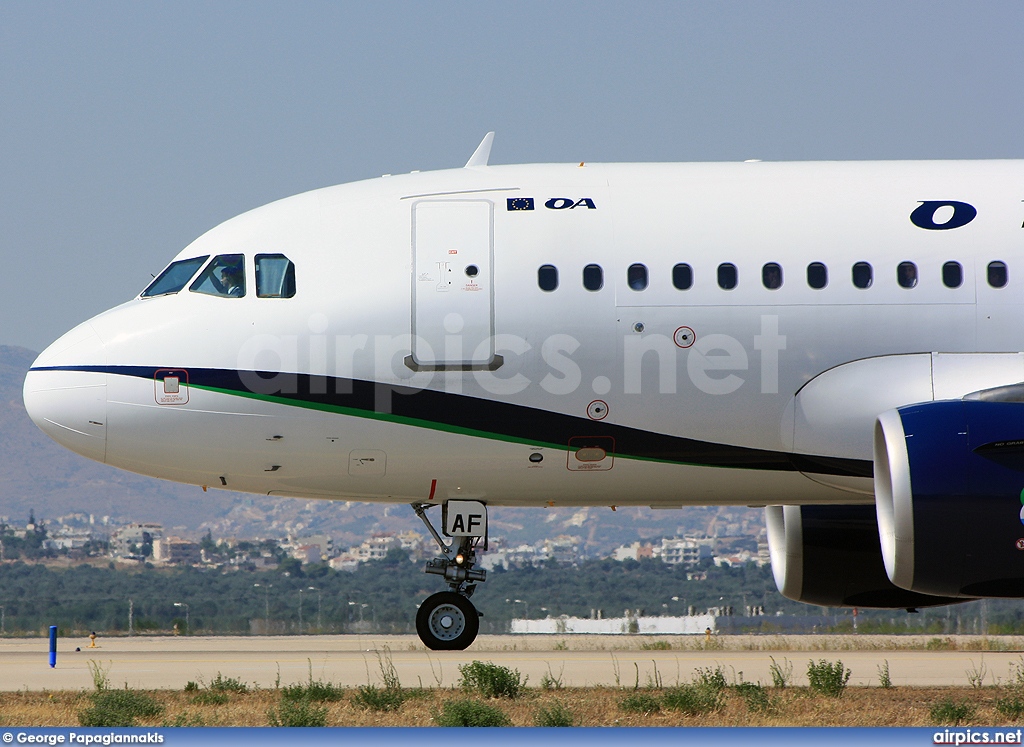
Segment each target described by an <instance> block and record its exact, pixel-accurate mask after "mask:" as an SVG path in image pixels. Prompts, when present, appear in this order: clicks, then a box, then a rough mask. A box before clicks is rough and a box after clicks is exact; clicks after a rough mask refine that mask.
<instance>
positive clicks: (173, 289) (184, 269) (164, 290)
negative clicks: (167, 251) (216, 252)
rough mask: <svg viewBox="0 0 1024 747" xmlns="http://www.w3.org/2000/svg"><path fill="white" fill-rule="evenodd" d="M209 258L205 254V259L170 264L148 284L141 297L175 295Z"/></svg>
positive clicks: (196, 258) (184, 260) (198, 258)
mask: <svg viewBox="0 0 1024 747" xmlns="http://www.w3.org/2000/svg"><path fill="white" fill-rule="evenodd" d="M209 258H210V255H209V254H207V255H206V256H205V257H193V258H192V259H182V260H178V261H177V262H171V264H170V265H168V266H167V269H166V270H164V271H163V272H161V273H160V274H159V275H158V276H157V278H156V280H154V281H153V282H152V283H150V284H149V287H148V288H146V290H144V291H142V294H141V295H142V297H143V298H152V297H153V296H167V295H170V294H171V293H177V292H178V291H180V290H181V289H182V288H184V287H185V284H186V283H187V282H188V281H189V280H191V279H192V276H193V275H195V274H196V270H198V269H199V268H200V267H202V266H203V262H205V261H206V260H208V259H209Z"/></svg>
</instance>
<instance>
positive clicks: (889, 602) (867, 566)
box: [765, 504, 959, 609]
mask: <svg viewBox="0 0 1024 747" xmlns="http://www.w3.org/2000/svg"><path fill="white" fill-rule="evenodd" d="M765 519H766V523H767V525H768V548H769V551H770V552H771V559H772V573H774V575H775V584H776V585H777V586H778V587H779V591H780V592H782V595H783V596H785V597H788V598H789V599H794V600H796V601H798V602H806V603H808V604H820V605H822V606H825V607H882V608H887V609H896V608H900V607H902V608H912V607H931V606H935V605H941V604H950V603H951V602H955V601H959V600H956V599H949V598H944V597H934V596H928V595H925V594H919V593H917V592H914V591H907V590H906V589H901V588H899V587H897V586H895V585H893V583H892V582H891V581H889V578H888V577H887V576H886V573H885V566H884V565H883V563H882V553H881V548H880V546H879V539H878V523H877V521H876V519H875V507H874V506H872V505H870V504H867V505H859V506H769V507H768V508H766V509H765Z"/></svg>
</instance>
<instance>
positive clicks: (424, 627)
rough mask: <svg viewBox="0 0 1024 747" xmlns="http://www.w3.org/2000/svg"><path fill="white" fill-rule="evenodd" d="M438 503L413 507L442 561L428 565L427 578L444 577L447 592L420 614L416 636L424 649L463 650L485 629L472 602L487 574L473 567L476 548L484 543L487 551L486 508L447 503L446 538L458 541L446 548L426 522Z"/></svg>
mask: <svg viewBox="0 0 1024 747" xmlns="http://www.w3.org/2000/svg"><path fill="white" fill-rule="evenodd" d="M431 505H433V504H429V503H414V504H412V509H413V511H415V512H416V515H417V516H419V517H420V520H421V521H422V522H423V523H424V525H426V527H427V531H429V532H430V536H432V537H433V538H434V541H435V542H437V545H438V547H439V548H440V550H441V556H440V557H437V558H434V559H433V560H428V561H427V565H426V567H425V568H424V569H423V570H424V571H425V572H426V573H431V574H434V575H438V576H444V579H445V581H447V582H448V591H441V592H438V593H437V594H432V595H431V596H429V597H427V598H426V600H424V602H423V604H421V605H420V608H419V611H418V612H417V613H416V632H417V633H418V634H419V636H420V640H421V641H423V644H424V645H425V646H426V647H427V648H429V649H432V650H434V651H461V650H463V649H465V648H467V647H468V646H469V645H470V644H471V643H472V642H473V641H474V640H475V639H476V636H477V633H478V632H479V630H480V613H479V612H478V611H477V609H476V607H474V606H473V603H472V602H470V601H469V598H470V597H471V596H472V595H473V592H474V591H476V585H477V583H481V582H483V581H484V580H485V579H486V578H487V572H486V571H484V570H482V569H478V568H474V567H473V566H474V565H475V564H476V547H477V545H478V543H479V542H480V540H481V539H483V540H484V549H486V547H487V507H486V506H485V505H484V504H482V503H480V502H478V501H448V502H447V503H445V504H444V505H443V506H442V509H441V521H442V525H443V527H442V528H443V531H444V533H445V534H446V535H447V536H449V537H451V538H452V539H453V541H452V542H451V543H446V542H445V541H444V540H442V539H441V536H440V535H439V534H438V533H437V530H435V529H434V527H433V525H432V524H431V523H430V519H428V518H427V509H429V508H430V507H431Z"/></svg>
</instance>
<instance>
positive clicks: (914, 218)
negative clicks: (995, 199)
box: [910, 200, 978, 231]
mask: <svg viewBox="0 0 1024 747" xmlns="http://www.w3.org/2000/svg"><path fill="white" fill-rule="evenodd" d="M944 207H946V208H948V207H951V208H953V215H952V217H950V219H949V220H947V221H945V222H944V223H936V222H935V213H936V212H937V211H938V210H939V208H944ZM977 214H978V211H977V210H976V209H975V207H974V205H968V204H967V203H966V202H955V201H953V200H925V201H924V202H922V203H921V204H920V205H919V206H918V207H917V208H916V209H915V210H914V212H912V213H911V214H910V222H911V223H913V224H914V225H915V226H917V227H918V228H924V229H927V230H928V231H948V230H950V229H951V228H960V227H961V226H966V225H967V224H968V223H970V222H971V221H972V220H974V216H976V215H977Z"/></svg>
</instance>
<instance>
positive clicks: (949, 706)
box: [928, 698, 978, 726]
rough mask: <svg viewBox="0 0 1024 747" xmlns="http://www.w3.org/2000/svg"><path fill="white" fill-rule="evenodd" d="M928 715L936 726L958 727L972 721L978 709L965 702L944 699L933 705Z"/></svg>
mask: <svg viewBox="0 0 1024 747" xmlns="http://www.w3.org/2000/svg"><path fill="white" fill-rule="evenodd" d="M928 715H929V717H931V719H932V721H934V722H935V723H936V724H948V725H950V726H960V724H966V723H969V722H971V721H973V720H974V719H975V718H976V717H977V715H978V709H977V708H976V707H975V706H974V705H973V704H971V703H970V702H969V701H967V700H960V701H956V700H953V699H952V698H946V699H945V700H941V701H939V702H938V703H936V704H935V705H933V706H932V707H931V708H930V709H929V710H928Z"/></svg>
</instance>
